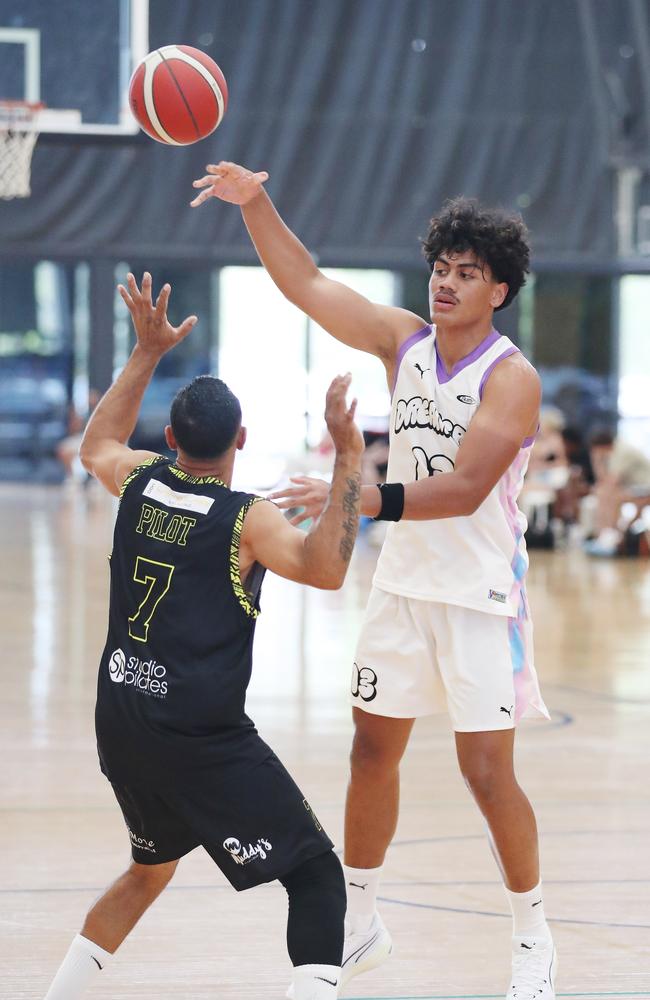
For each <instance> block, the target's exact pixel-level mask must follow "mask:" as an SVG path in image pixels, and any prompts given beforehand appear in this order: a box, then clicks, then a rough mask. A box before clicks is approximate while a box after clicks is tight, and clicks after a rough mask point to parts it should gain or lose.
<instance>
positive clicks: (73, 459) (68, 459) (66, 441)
mask: <svg viewBox="0 0 650 1000" xmlns="http://www.w3.org/2000/svg"><path fill="white" fill-rule="evenodd" d="M99 397H100V393H99V392H98V391H97V389H90V390H89V392H88V413H87V415H86V417H82V416H81V414H80V413H78V412H77V410H76V409H75V406H74V403H71V404H70V408H69V410H68V433H67V435H66V437H64V438H61V440H60V441H59V443H58V444H57V446H56V457H57V458H58V460H59V462H61V465H62V466H63V468H64V469H65V477H66V479H76V480H78V481H79V482H82V483H87V482H89V481H90V477H89V476H88V475H87V473H86V472H85V470H84V467H83V465H82V464H81V460H80V458H79V446H80V445H81V439H82V437H83V432H84V428H85V426H86V423H87V422H88V420H89V418H90V414H91V413H92V412H93V410H94V409H95V407H96V406H97V403H98V402H99Z"/></svg>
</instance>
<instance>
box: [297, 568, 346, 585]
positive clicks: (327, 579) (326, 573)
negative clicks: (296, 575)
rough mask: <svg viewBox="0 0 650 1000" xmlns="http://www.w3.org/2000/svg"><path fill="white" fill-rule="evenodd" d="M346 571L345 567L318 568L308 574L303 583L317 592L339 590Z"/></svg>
mask: <svg viewBox="0 0 650 1000" xmlns="http://www.w3.org/2000/svg"><path fill="white" fill-rule="evenodd" d="M346 570H347V566H342V567H341V568H335V567H319V568H318V569H314V570H312V571H311V572H310V573H309V574H308V577H307V579H306V581H305V582H306V583H308V584H309V586H310V587H315V588H316V589H317V590H340V589H341V587H342V586H343V581H344V580H345V573H346Z"/></svg>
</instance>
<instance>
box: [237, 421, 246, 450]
mask: <svg viewBox="0 0 650 1000" xmlns="http://www.w3.org/2000/svg"><path fill="white" fill-rule="evenodd" d="M247 436H248V431H247V430H246V428H245V427H240V428H239V431H238V433H237V451H241V450H242V448H243V447H244V445H245V444H246V437H247Z"/></svg>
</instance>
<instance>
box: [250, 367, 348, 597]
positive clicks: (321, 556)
mask: <svg viewBox="0 0 650 1000" xmlns="http://www.w3.org/2000/svg"><path fill="white" fill-rule="evenodd" d="M349 384H350V378H349V376H345V378H340V377H339V378H336V379H334V381H333V382H332V385H331V386H330V388H329V391H328V393H327V406H326V410H325V419H326V421H327V426H328V428H329V431H330V434H331V435H332V439H333V441H334V445H335V447H336V461H335V463H334V475H333V477H332V483H331V486H330V488H329V493H328V496H327V501H326V503H325V507H324V509H323V512H322V514H321V515H320V517H319V518H318V520H317V521H315V522H314V524H313V526H312V528H311V531H310V532H309V534H307V535H305V533H304V532H303V531H300V530H298V529H297V528H294V527H292V526H291V524H289V523H288V522H287V520H286V519H285V517H284V515H283V514H282V513H281V511H280V510H279V509H278V508H277V507H276V506H275V505H274V504H271V503H257V504H254V505H253V506H252V507H251V509H250V510H249V512H248V514H247V515H246V520H245V521H244V528H243V531H242V538H241V547H240V555H239V563H240V568H241V574H242V577H245V576H246V574H247V572H248V569H249V568H250V566H251V565H252V564H253V563H254V562H259V563H261V564H262V565H263V566H266V567H267V569H270V570H272V571H273V572H274V573H277V574H278V575H279V576H284V577H286V578H287V579H289V580H295V581H296V582H297V583H307V584H310V585H311V586H312V587H320V588H321V589H323V590H336V589H338V588H339V587H340V586H341V585H342V583H343V580H344V579H345V574H346V572H347V568H348V564H349V562H350V557H351V556H352V550H353V548H354V542H355V539H356V536H357V529H358V526H359V503H360V498H361V470H360V464H361V453H362V451H363V438H362V436H361V434H360V432H359V430H358V428H357V426H356V424H355V423H354V411H355V408H356V400H355V401H354V402H353V403H352V406H351V407H350V408H349V409H348V408H347V407H346V403H345V394H346V391H347V389H348V386H349Z"/></svg>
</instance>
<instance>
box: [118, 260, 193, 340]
mask: <svg viewBox="0 0 650 1000" xmlns="http://www.w3.org/2000/svg"><path fill="white" fill-rule="evenodd" d="M127 284H128V286H129V289H128V291H127V290H126V288H125V287H124V285H118V286H117V290H118V292H119V293H120V295H121V296H122V298H123V299H124V302H125V303H126V307H127V309H128V310H129V312H130V313H131V319H132V320H133V326H134V328H135V335H136V337H137V341H138V346H139V347H140V348H141V349H142V350H143V351H145V352H146V353H147V354H153V355H155V356H157V357H162V356H163V354H166V353H167V351H170V350H171V349H172V347H176V344H180V342H181V340H184V339H185V337H187V335H188V333H189V332H190V330H191V329H192V327H193V326H194V325H195V323H196V322H197V317H196V316H188V317H187V319H184V320H183V322H182V323H181V325H180V326H172V325H171V323H170V322H169V320H168V319H167V303H168V301H169V294H170V292H171V285H163V287H162V288H161V290H160V293H159V295H158V298H157V299H156V301H155V303H154V302H153V301H152V298H151V275H150V274H149V272H148V271H145V272H144V274H143V275H142V289H139V288H138V283H137V281H136V280H135V278H134V276H133V275H132V274H131V273H130V272H129V274H128V275H127Z"/></svg>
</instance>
